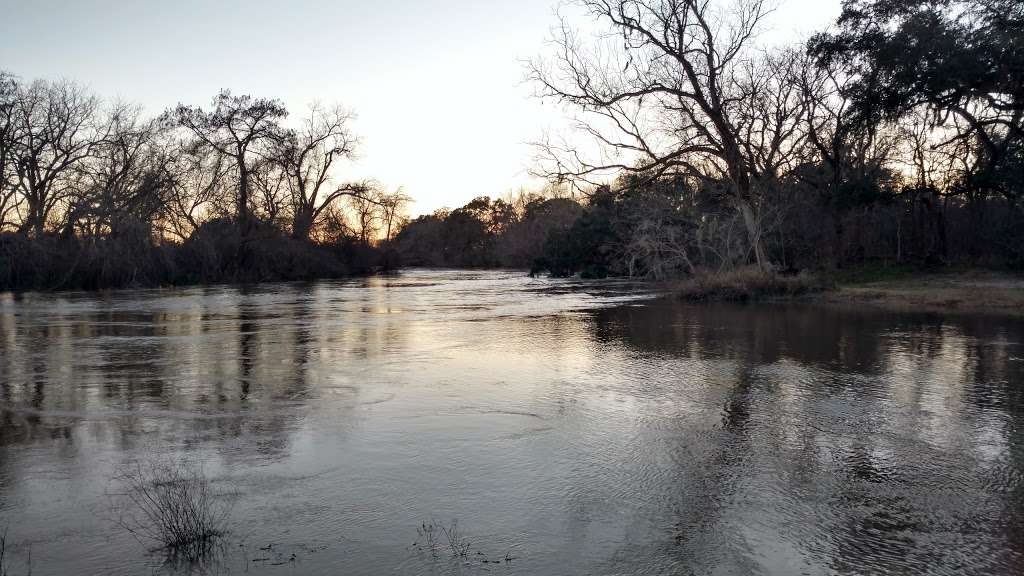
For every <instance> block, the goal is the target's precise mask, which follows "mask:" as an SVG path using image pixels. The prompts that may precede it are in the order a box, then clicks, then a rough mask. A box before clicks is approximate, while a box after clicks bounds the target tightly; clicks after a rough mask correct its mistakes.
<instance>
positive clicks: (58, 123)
mask: <svg viewBox="0 0 1024 576" xmlns="http://www.w3.org/2000/svg"><path fill="white" fill-rule="evenodd" d="M98 107H99V100H98V99H97V98H96V97H95V96H93V95H91V94H89V93H88V92H86V90H85V89H84V88H82V87H80V86H78V85H76V84H73V83H71V82H66V81H62V82H52V83H51V82H46V81H42V80H37V81H35V82H33V83H32V84H30V85H29V86H27V87H23V88H21V89H20V90H18V93H17V98H16V100H15V105H14V117H15V120H14V122H15V129H14V131H15V137H14V146H13V150H12V156H13V162H14V167H15V174H16V176H17V180H18V188H19V190H20V192H21V194H22V197H23V199H24V202H25V205H26V210H27V214H26V215H25V216H24V218H23V219H22V223H21V230H22V231H23V232H26V233H29V232H30V233H33V234H35V235H37V236H39V235H42V234H43V232H44V231H45V229H46V225H47V221H48V220H49V219H50V216H51V214H52V213H53V211H54V209H55V208H57V207H58V206H60V205H61V204H62V203H63V202H66V201H67V200H68V198H69V197H70V196H71V194H72V192H73V191H74V188H73V187H72V186H71V185H70V183H69V178H71V177H73V176H75V174H76V170H78V168H79V167H80V164H81V162H83V161H84V160H85V159H87V158H89V157H90V156H91V155H92V154H93V153H94V152H95V150H96V148H97V147H98V146H99V145H100V143H101V142H102V141H103V140H104V138H105V136H106V134H104V133H102V130H101V128H100V127H99V126H97V109H98Z"/></svg>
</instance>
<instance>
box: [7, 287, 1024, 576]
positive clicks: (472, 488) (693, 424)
mask: <svg viewBox="0 0 1024 576" xmlns="http://www.w3.org/2000/svg"><path fill="white" fill-rule="evenodd" d="M642 290H643V289H642V287H638V286H635V285H630V284H627V283H616V282H610V283H609V282H601V283H599V282H585V281H565V280H549V279H531V278H528V277H526V276H525V275H524V274H522V273H519V272H455V271H438V270H432V271H409V272H405V273H402V274H401V275H398V276H393V277H376V278H369V279H361V280H353V281H348V282H323V283H314V284H278V285H263V286H256V287H214V288H192V289H183V290H165V291H159V290H154V291H125V292H111V293H106V294H48V295H17V296H16V295H2V296H0V529H2V527H3V526H7V527H8V529H9V532H8V542H9V550H8V554H12V553H13V559H12V560H11V561H10V562H9V565H10V569H11V573H12V574H20V573H22V572H23V570H22V568H23V567H24V566H25V564H24V563H25V562H26V560H27V557H28V552H29V550H31V558H32V570H33V572H32V573H33V574H34V575H37V576H38V575H46V574H149V573H171V572H175V571H178V572H181V571H184V570H185V567H181V566H179V567H177V568H176V567H173V566H167V565H162V562H163V558H162V557H161V556H159V555H155V554H149V553H147V547H146V546H145V545H143V544H140V543H139V542H137V541H136V540H134V539H133V538H131V537H130V536H129V535H127V534H126V533H125V532H124V531H123V530H122V529H120V528H119V527H118V525H117V522H116V518H115V517H114V516H115V515H114V514H112V513H111V502H112V500H114V499H116V497H117V489H118V488H117V484H116V482H114V481H113V480H112V479H113V478H114V477H115V476H116V475H117V474H118V471H119V470H123V468H124V467H125V466H126V465H127V464H130V463H132V462H135V461H139V460H143V461H145V460H146V459H148V458H154V457H162V458H187V459H189V460H192V461H200V462H202V463H203V468H204V470H205V472H206V473H207V474H209V475H210V476H211V478H213V480H214V483H215V485H216V486H218V487H219V489H221V490H223V491H224V492H225V493H232V494H234V495H235V496H234V497H233V498H234V500H235V504H234V509H233V514H232V533H231V536H230V539H229V541H230V545H227V546H225V548H226V549H225V550H224V551H223V553H222V554H221V555H220V557H219V559H218V560H217V561H216V562H214V563H212V564H209V565H207V566H205V567H203V568H204V570H205V571H207V572H213V573H246V571H248V572H249V573H265V574H274V573H285V572H286V573H294V574H340V573H345V574H382V573H383V574H389V573H390V574H476V573H488V574H495V573H496V574H524V575H525V574H541V575H544V574H550V575H563V574H702V575H703V574H780V575H781V574H784V575H788V574H810V575H818V574H911V573H912V574H996V575H999V574H1019V573H1020V570H1021V567H1022V566H1024V513H1022V512H1024V323H1022V322H1021V321H1020V320H1013V319H1000V318H996V317H985V316H965V315H960V316H955V317H954V316H950V317H943V316H936V315H913V314H892V313H887V312H879V311H870V310H839V309H828V308H821V307H815V306H809V305H758V306H739V305H704V306H689V305H684V304H678V303H673V302H667V301H651V300H648V299H646V298H644V296H645V295H644V294H643V292H642ZM453 519H457V520H458V526H459V528H460V529H461V530H462V531H463V532H464V533H465V534H466V535H467V537H468V538H469V540H470V542H471V545H472V553H471V555H470V558H469V559H468V561H458V560H452V559H450V558H449V557H448V556H447V555H446V554H443V553H442V554H439V557H437V558H435V557H433V556H432V555H431V554H429V553H424V552H422V551H418V550H417V549H416V548H415V547H412V546H410V545H411V544H412V542H413V541H414V540H416V538H417V534H416V527H417V526H420V525H421V523H422V522H425V521H431V520H434V521H436V522H438V523H445V524H447V523H450V522H451V521H452V520H453ZM270 545H272V547H271V548H270V549H269V550H267V551H260V548H265V547H267V546H270ZM12 547H13V548H12ZM506 555H507V556H508V557H511V558H513V560H512V561H511V562H505V561H504V558H505V557H506ZM258 558H270V560H281V561H282V562H283V563H281V562H276V561H254V559H258ZM485 558H486V559H491V560H495V559H498V560H501V561H500V562H499V563H498V564H484V563H483V562H482V560H483V559H485ZM274 564H279V565H274Z"/></svg>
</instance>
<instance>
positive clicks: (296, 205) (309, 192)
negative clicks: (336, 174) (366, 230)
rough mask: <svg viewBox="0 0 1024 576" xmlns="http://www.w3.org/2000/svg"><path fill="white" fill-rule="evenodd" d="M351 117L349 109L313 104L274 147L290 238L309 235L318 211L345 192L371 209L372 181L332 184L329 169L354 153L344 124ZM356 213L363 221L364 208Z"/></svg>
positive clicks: (330, 170) (319, 213)
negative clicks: (286, 195) (289, 218)
mask: <svg viewBox="0 0 1024 576" xmlns="http://www.w3.org/2000/svg"><path fill="white" fill-rule="evenodd" d="M351 120H352V114H351V113H350V112H348V111H346V110H344V109H342V108H341V107H335V108H333V109H329V110H328V109H323V108H321V107H319V106H316V105H314V106H312V107H311V109H310V115H309V117H308V118H306V119H305V120H304V121H303V126H302V128H301V129H299V130H296V131H290V132H289V133H288V135H287V137H286V138H284V139H283V141H282V144H281V146H280V148H279V149H278V151H277V153H276V157H277V161H278V163H279V164H280V166H281V167H282V169H283V170H284V174H285V176H286V177H287V183H288V189H289V193H290V197H291V211H292V237H293V238H296V239H301V240H306V239H308V238H309V234H310V231H311V230H312V229H313V228H314V227H315V226H316V224H317V219H318V218H319V217H320V215H321V214H322V213H323V211H324V210H326V209H328V208H329V207H331V206H332V205H333V204H334V202H336V201H337V200H339V199H340V198H342V197H345V196H350V197H359V198H360V201H359V202H357V205H358V206H360V207H364V208H367V212H365V214H369V213H371V212H373V210H372V209H371V208H370V206H371V205H373V204H374V203H375V202H376V201H375V200H374V199H373V198H372V195H373V185H372V184H371V183H369V182H350V183H344V184H340V185H334V178H333V173H332V170H333V169H335V168H337V163H338V162H339V161H341V160H350V159H352V158H353V156H354V154H355V147H356V144H357V140H356V138H355V136H353V135H352V133H351V132H350V131H349V127H348V125H349V123H350V122H351ZM357 218H359V219H360V221H363V220H364V219H365V218H364V213H363V212H359V213H358V214H357ZM367 223H369V221H368V220H367ZM360 229H362V228H360Z"/></svg>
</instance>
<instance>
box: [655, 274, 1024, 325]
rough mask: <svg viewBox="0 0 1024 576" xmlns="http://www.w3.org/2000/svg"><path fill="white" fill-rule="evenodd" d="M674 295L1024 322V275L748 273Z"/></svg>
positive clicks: (704, 280) (698, 283) (694, 284)
mask: <svg viewBox="0 0 1024 576" xmlns="http://www.w3.org/2000/svg"><path fill="white" fill-rule="evenodd" d="M671 292H672V293H673V294H674V296H675V297H677V298H680V299H683V300H687V301H693V302H701V301H734V302H736V301H739V302H747V301H768V300H801V301H808V302H815V303H820V304H827V305H831V306H870V307H875V308H884V309H890V310H896V311H917V312H942V313H955V312H969V313H989V314H1000V315H1013V316H1024V274H1020V273H1012V272H1005V271H994V270H983V269H959V268H958V269H942V270H926V269H920V268H915V267H890V268H869V267H863V268H855V269H849V270H843V271H838V272H831V273H800V274H794V275H785V274H763V273H761V272H759V271H757V270H756V269H755V268H745V269H741V270H736V271H732V272H727V273H723V274H716V275H709V276H704V277H700V278H695V279H691V280H688V281H686V282H684V283H682V284H678V285H675V286H673V287H672V289H671Z"/></svg>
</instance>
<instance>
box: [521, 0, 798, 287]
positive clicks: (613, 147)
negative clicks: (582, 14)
mask: <svg viewBox="0 0 1024 576" xmlns="http://www.w3.org/2000/svg"><path fill="white" fill-rule="evenodd" d="M578 4H579V5H581V6H582V7H583V8H584V9H585V10H586V11H587V12H588V13H589V14H590V15H592V16H594V17H595V18H596V19H597V20H598V21H599V22H601V23H603V24H604V25H606V26H607V27H608V28H609V30H610V33H609V34H605V35H602V36H600V37H598V38H595V39H594V41H593V43H592V44H591V45H586V44H585V43H584V42H582V41H581V39H580V37H579V35H578V34H577V33H576V32H575V31H573V30H572V29H571V28H570V27H569V25H568V23H567V22H566V21H565V20H564V19H563V21H562V25H561V27H560V29H559V32H558V35H557V37H556V38H555V39H554V43H555V45H556V49H557V56H556V58H555V62H554V64H553V65H549V64H548V63H544V62H535V63H534V64H532V65H531V73H530V76H531V77H532V78H533V79H534V80H535V81H536V82H537V83H538V85H539V86H540V95H541V96H543V97H549V98H554V99H556V100H558V101H560V102H563V103H565V104H568V105H571V106H573V107H575V108H577V109H578V110H579V111H580V113H581V114H580V116H579V117H578V119H577V124H576V128H577V129H578V130H579V131H580V132H581V133H582V134H583V135H585V136H588V137H589V138H590V139H591V140H592V141H594V142H596V144H597V150H596V152H594V153H591V154H588V153H587V152H586V151H585V150H584V149H582V148H581V146H580V145H579V144H578V142H562V143H554V142H552V141H551V140H546V141H544V142H541V143H540V147H541V153H542V155H543V157H544V158H545V159H546V162H545V164H544V165H542V166H541V168H540V169H539V170H538V172H539V173H540V174H541V175H543V176H547V177H550V178H553V179H555V180H565V179H582V180H584V181H588V182H594V181H595V179H597V178H600V177H603V176H605V175H608V174H610V173H615V172H622V171H626V172H636V173H639V172H645V173H649V174H651V175H652V177H654V178H660V177H661V176H664V175H671V174H682V175H688V176H691V177H697V178H710V179H716V180H720V181H723V182H725V183H726V190H725V192H726V193H727V194H728V197H729V199H730V200H731V203H732V204H733V206H734V207H735V208H736V210H738V211H739V213H740V214H741V215H742V217H743V220H744V223H745V225H746V229H747V237H748V241H749V244H750V247H751V250H752V251H753V253H754V257H755V259H756V261H757V262H758V264H759V265H761V266H762V267H764V266H767V265H768V258H767V254H766V253H765V250H764V245H763V241H762V238H761V229H760V218H759V208H760V206H759V204H760V199H761V197H760V194H761V190H759V189H758V180H759V179H760V178H762V176H763V175H762V174H761V170H764V169H765V168H766V167H767V168H771V167H776V162H777V157H776V156H777V152H778V151H779V150H775V151H774V152H773V151H771V149H772V148H773V147H777V146H778V145H781V142H782V141H784V140H785V139H786V138H787V135H786V132H789V131H791V130H792V129H793V126H794V125H795V122H794V121H793V119H792V118H789V117H786V118H780V117H778V116H777V115H776V114H775V112H776V111H775V110H768V112H769V113H770V114H771V115H770V116H767V117H762V118H759V119H756V120H754V118H753V116H752V115H753V114H754V113H763V112H765V111H766V110H765V109H764V108H765V107H766V106H767V105H768V104H769V103H770V101H771V100H772V99H773V98H780V97H786V98H788V94H786V93H784V92H779V91H778V90H779V89H780V88H782V86H781V85H780V83H778V82H776V81H774V80H772V81H770V83H771V84H772V85H771V86H765V85H764V80H763V79H759V78H756V77H752V73H753V72H755V70H754V69H752V68H751V67H750V65H749V62H750V60H751V48H752V47H751V44H752V39H753V38H754V36H755V35H756V33H757V31H758V29H759V27H760V24H761V22H762V21H763V20H764V18H765V17H766V16H767V15H768V14H769V13H770V12H771V10H770V8H769V6H768V4H767V3H766V2H765V1H764V0H738V1H737V2H735V3H734V4H733V5H732V6H731V9H729V10H727V11H719V10H716V9H714V7H713V5H712V4H711V3H710V2H708V1H707V0H579V1H578ZM774 66H775V65H774V64H773V65H772V67H774ZM758 73H759V72H758ZM773 91H774V94H773ZM787 111H792V109H789V108H787ZM762 138H767V140H765V141H762ZM755 144H756V146H755ZM762 144H767V145H768V150H769V151H768V152H765V150H764V146H762Z"/></svg>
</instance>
